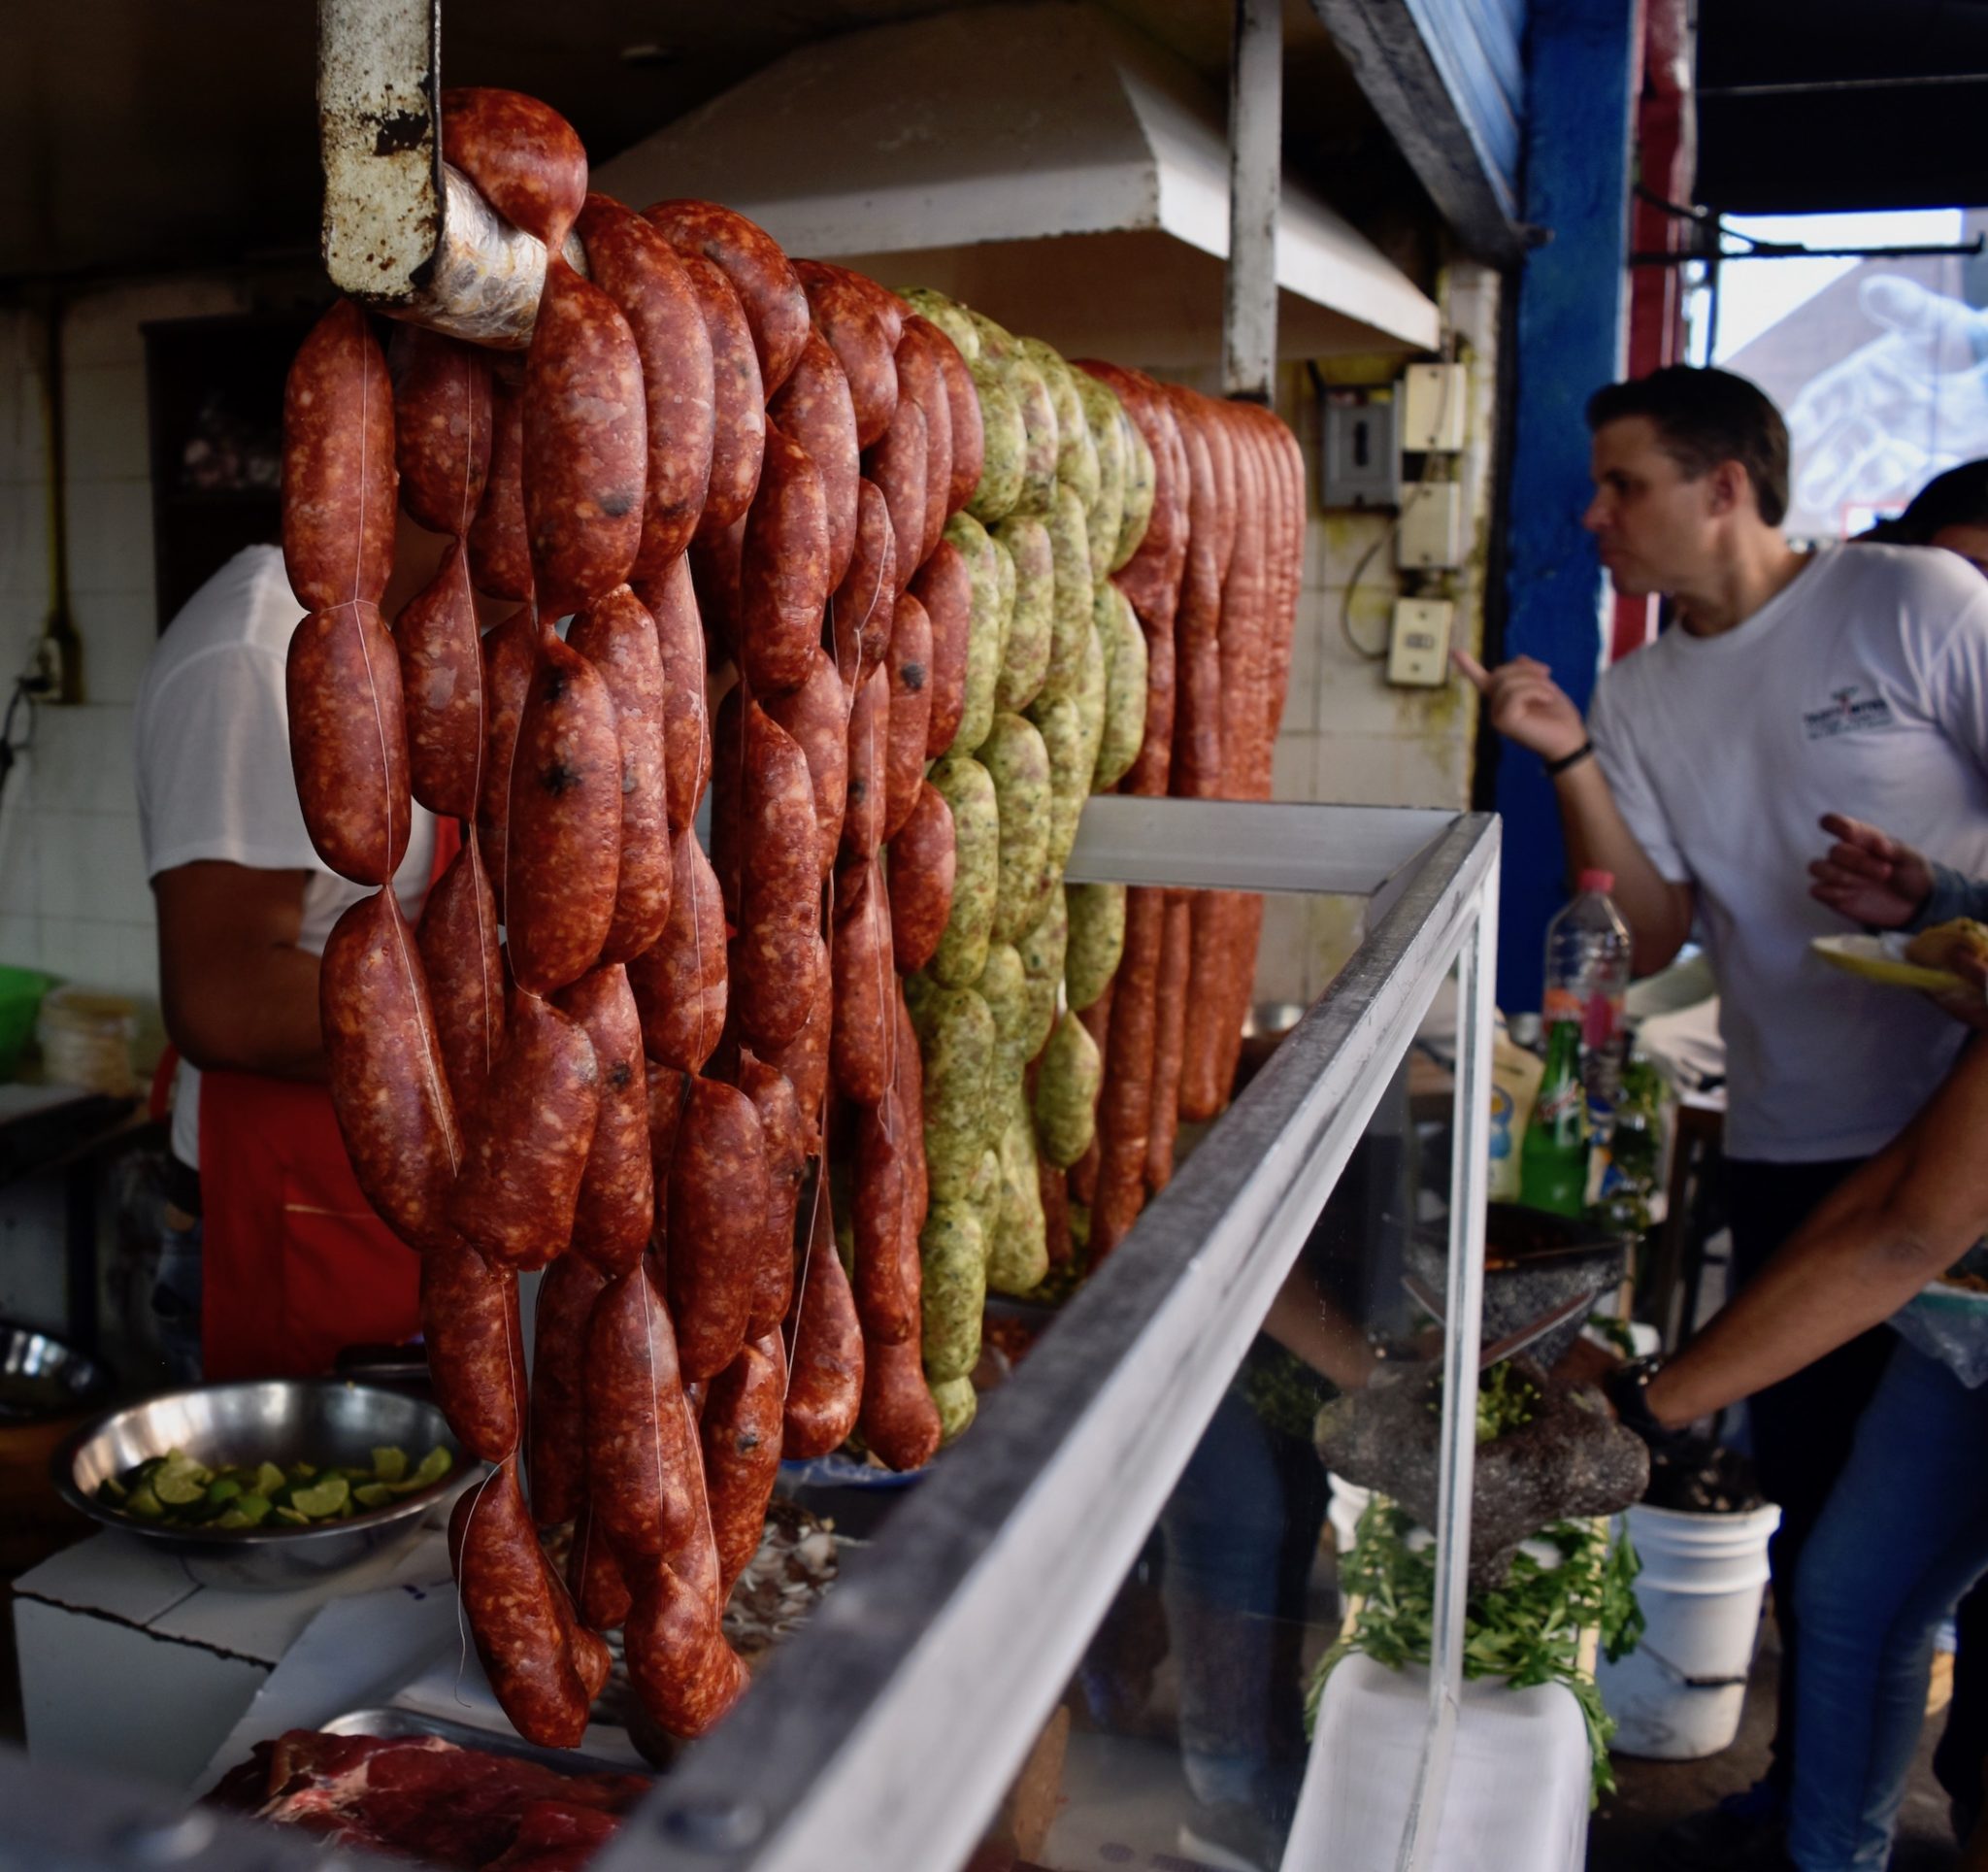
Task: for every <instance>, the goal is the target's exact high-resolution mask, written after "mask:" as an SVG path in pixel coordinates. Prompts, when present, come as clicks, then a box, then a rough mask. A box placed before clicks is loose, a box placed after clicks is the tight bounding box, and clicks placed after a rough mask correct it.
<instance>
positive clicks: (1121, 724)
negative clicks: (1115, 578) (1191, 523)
mask: <svg viewBox="0 0 1988 1872" xmlns="http://www.w3.org/2000/svg"><path fill="white" fill-rule="evenodd" d="M1095 621H1096V625H1097V629H1098V634H1099V637H1100V639H1101V640H1102V643H1103V648H1104V652H1105V668H1106V672H1107V674H1106V680H1105V724H1104V733H1103V734H1102V735H1101V737H1100V738H1099V742H1098V759H1097V766H1096V768H1095V770H1094V771H1093V773H1092V774H1091V791H1092V792H1094V793H1105V792H1110V789H1111V788H1112V787H1113V786H1117V784H1118V783H1119V782H1120V781H1121V780H1123V779H1124V778H1125V776H1126V775H1127V774H1128V773H1130V772H1131V771H1132V763H1133V762H1134V761H1135V760H1137V759H1138V758H1139V751H1140V749H1141V747H1142V746H1143V745H1144V742H1145V696H1146V648H1145V632H1144V631H1143V630H1141V629H1140V627H1139V618H1138V617H1137V616H1136V615H1135V613H1134V612H1133V609H1132V601H1131V599H1129V598H1128V597H1126V595H1125V594H1124V592H1122V591H1120V590H1119V589H1118V587H1117V586H1116V585H1113V584H1111V582H1110V580H1109V579H1108V580H1106V581H1105V583H1104V584H1102V585H1099V586H1098V605H1097V614H1096V619H1095Z"/></svg>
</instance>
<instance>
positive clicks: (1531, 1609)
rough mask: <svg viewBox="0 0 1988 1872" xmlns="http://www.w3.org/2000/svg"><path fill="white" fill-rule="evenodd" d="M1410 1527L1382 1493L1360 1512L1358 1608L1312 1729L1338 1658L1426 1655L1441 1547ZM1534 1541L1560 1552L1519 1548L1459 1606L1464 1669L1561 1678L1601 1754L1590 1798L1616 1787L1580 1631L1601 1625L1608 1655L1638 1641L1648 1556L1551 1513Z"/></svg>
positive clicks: (1534, 1680) (1313, 1704)
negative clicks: (1541, 1553)
mask: <svg viewBox="0 0 1988 1872" xmlns="http://www.w3.org/2000/svg"><path fill="white" fill-rule="evenodd" d="M1412 1527H1413V1522H1412V1521H1410V1520H1409V1518H1408V1513H1407V1511H1406V1510H1404V1509H1402V1508H1400V1507H1398V1506H1397V1505H1396V1504H1395V1503H1393V1502H1391V1501H1388V1500H1386V1499H1384V1498H1383V1497H1381V1496H1378V1495H1376V1496H1375V1498H1374V1499H1373V1501H1372V1502H1370V1503H1369V1504H1368V1507H1367V1511H1366V1513H1365V1514H1363V1515H1362V1516H1361V1517H1360V1528H1359V1534H1358V1537H1357V1538H1356V1540H1355V1542H1354V1545H1353V1550H1352V1552H1351V1553H1350V1554H1346V1555H1344V1556H1343V1557H1342V1560H1341V1563H1340V1589H1341V1590H1342V1592H1344V1593H1346V1594H1347V1595H1349V1596H1357V1597H1358V1599H1359V1600H1360V1605H1359V1609H1358V1610H1357V1612H1355V1614H1354V1615H1353V1619H1352V1622H1351V1624H1350V1625H1349V1626H1348V1628H1347V1630H1346V1631H1345V1633H1344V1634H1343V1635H1342V1637H1341V1639H1340V1641H1339V1643H1338V1644H1336V1645H1335V1646H1334V1647H1333V1648H1332V1650H1330V1651H1329V1652H1327V1653H1326V1655H1325V1656H1324V1657H1323V1658H1321V1659H1320V1660H1319V1665H1318V1672H1317V1675H1316V1676H1315V1677H1314V1678H1313V1679H1312V1683H1311V1691H1310V1694H1309V1697H1308V1698H1307V1702H1306V1715H1307V1720H1308V1722H1309V1724H1310V1725H1311V1726H1314V1727H1315V1726H1316V1723H1317V1721H1318V1705H1319V1699H1320V1698H1321V1697H1322V1696H1323V1695H1324V1693H1325V1681H1326V1679H1327V1678H1328V1677H1330V1676H1331V1675H1332V1672H1333V1670H1334V1668H1335V1667H1336V1666H1337V1665H1338V1664H1339V1663H1340V1661H1341V1660H1342V1658H1344V1657H1346V1656H1348V1655H1351V1654H1352V1653H1354V1652H1356V1651H1357V1652H1363V1653H1365V1654H1366V1655H1368V1656H1369V1657H1372V1658H1373V1659H1374V1660H1375V1663H1378V1664H1384V1665H1386V1666H1387V1667H1388V1669H1390V1670H1401V1669H1403V1668H1405V1667H1406V1666H1408V1665H1410V1664H1421V1665H1426V1664H1428V1662H1429V1655H1430V1643H1431V1638H1432V1635H1433V1633H1434V1631H1435V1624H1436V1547H1435V1544H1434V1543H1433V1542H1430V1543H1426V1544H1424V1545H1423V1546H1422V1547H1421V1549H1420V1551H1419V1552H1417V1551H1413V1550H1411V1549H1410V1548H1409V1546H1408V1534H1409V1532H1410V1530H1411V1529H1412ZM1536 1538H1537V1539H1539V1540H1541V1541H1542V1542H1544V1543H1545V1544H1546V1545H1548V1546H1550V1547H1552V1548H1554V1549H1555V1550H1556V1551H1557V1552H1558V1553H1559V1554H1560V1559H1559V1561H1558V1562H1557V1563H1556V1564H1552V1565H1545V1564H1542V1563H1541V1561H1540V1560H1539V1559H1538V1558H1537V1557H1535V1556H1534V1555H1533V1554H1529V1553H1525V1552H1523V1551H1521V1552H1520V1553H1519V1554H1517V1555H1515V1556H1514V1558H1513V1560H1512V1562H1511V1570H1510V1572H1509V1573H1508V1575H1507V1577H1506V1580H1505V1583H1504V1585H1502V1586H1500V1587H1496V1588H1492V1589H1491V1590H1489V1591H1487V1592H1480V1593H1473V1594H1472V1595H1471V1599H1470V1603H1469V1605H1468V1606H1467V1608H1466V1609H1465V1614H1464V1658H1463V1667H1464V1675H1465V1677H1467V1678H1484V1677H1502V1678H1504V1679H1505V1680H1506V1681H1507V1682H1508V1684H1510V1686H1511V1687H1512V1688H1514V1689H1524V1688H1528V1687H1529V1686H1531V1685H1534V1684H1565V1685H1566V1686H1567V1688H1568V1689H1569V1690H1570V1691H1572V1692H1573V1694H1574V1701H1575V1702H1576V1703H1578V1704H1579V1705H1580V1713H1581V1718H1582V1721H1583V1722H1585V1723H1586V1724H1587V1732H1588V1746H1589V1749H1590V1751H1591V1752H1592V1755H1593V1759H1594V1780H1593V1787H1592V1790H1591V1794H1590V1799H1591V1801H1598V1800H1599V1799H1600V1798H1601V1797H1602V1795H1604V1794H1606V1793H1612V1792H1613V1791H1614V1788H1615V1776H1614V1772H1613V1770H1612V1769H1611V1767H1610V1766H1609V1762H1608V1738H1609V1736H1611V1735H1612V1734H1613V1733H1614V1730H1615V1724H1614V1722H1613V1721H1612V1720H1611V1719H1610V1718H1609V1716H1608V1714H1607V1711H1606V1710H1604V1709H1603V1707H1602V1699H1601V1695H1600V1693H1599V1692H1598V1691H1597V1690H1596V1688H1595V1680H1594V1679H1593V1677H1591V1676H1590V1675H1589V1674H1588V1673H1587V1672H1585V1671H1583V1670H1582V1669H1581V1667H1580V1644H1581V1634H1582V1633H1583V1632H1584V1631H1585V1630H1587V1629H1588V1627H1590V1626H1595V1627H1598V1628H1599V1630H1600V1634H1601V1645H1602V1651H1603V1654H1604V1655H1606V1656H1607V1659H1608V1661H1609V1662H1610V1663H1613V1662H1614V1661H1615V1660H1616V1659H1617V1658H1618V1657H1623V1656H1626V1655H1628V1654H1629V1653H1630V1652H1632V1651H1634V1650H1635V1649H1636V1643H1637V1640H1638V1639H1639V1638H1640V1636H1641V1635H1642V1628H1643V1618H1642V1609H1641V1607H1640V1606H1639V1605H1638V1604H1637V1599H1636V1586H1635V1581H1636V1576H1637V1574H1638V1573H1640V1571H1641V1570H1642V1568H1641V1562H1640V1560H1638V1558H1637V1557H1636V1550H1635V1548H1634V1547H1632V1546H1631V1545H1630V1541H1629V1536H1628V1534H1627V1533H1626V1532H1625V1533H1624V1534H1623V1535H1622V1536H1621V1537H1620V1538H1619V1539H1618V1540H1616V1541H1615V1542H1613V1543H1612V1544H1611V1543H1610V1541H1609V1539H1608V1536H1607V1532H1606V1531H1605V1530H1604V1529H1603V1528H1602V1527H1601V1526H1600V1525H1598V1524H1596V1523H1594V1522H1591V1521H1556V1522H1554V1523H1553V1525H1552V1526H1550V1527H1545V1528H1542V1529H1541V1531H1540V1533H1539V1535H1538V1536H1537V1537H1536Z"/></svg>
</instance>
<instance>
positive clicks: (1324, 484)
mask: <svg viewBox="0 0 1988 1872" xmlns="http://www.w3.org/2000/svg"><path fill="white" fill-rule="evenodd" d="M1398 408H1399V405H1397V403H1396V402H1395V400H1394V394H1393V392H1392V390H1382V391H1374V390H1329V391H1328V392H1327V393H1326V396H1325V403H1324V418H1325V420H1324V424H1323V428H1324V432H1325V433H1324V441H1323V442H1322V444H1321V445H1320V449H1319V453H1320V455H1321V457H1322V459H1321V461H1320V464H1319V467H1320V473H1319V478H1318V479H1319V505H1320V506H1322V507H1327V508H1333V507H1392V506H1394V505H1395V504H1396V503H1397V502H1398V501H1399V500H1400V498H1401V454H1400V451H1399V450H1398V449H1397V447H1396V443H1395V413H1396V410H1397V409H1398Z"/></svg>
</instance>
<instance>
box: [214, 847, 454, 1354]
mask: <svg viewBox="0 0 1988 1872" xmlns="http://www.w3.org/2000/svg"><path fill="white" fill-rule="evenodd" d="M460 844H461V836H460V832H459V829H458V827H457V825H456V823H455V821H454V820H453V819H438V820H437V821H436V826H435V867H434V873H433V876H436V877H439V876H440V875H441V873H442V871H443V870H444V868H445V867H446V866H447V862H448V860H449V858H450V857H452V856H453V855H454V853H455V852H456V850H457V848H458V847H459V846H460ZM200 1191H201V1209H202V1232H201V1251H200V1254H201V1302H200V1343H201V1361H202V1365H203V1367H204V1369H205V1374H206V1376H207V1378H208V1380H209V1381H210V1382H219V1381H222V1380H226V1379H236V1378H280V1377H281V1378H287V1377H312V1376H315V1375H316V1374H318V1373H320V1372H326V1371H329V1370H330V1369H331V1363H332V1359H333V1358H334V1357H335V1356H336V1355H337V1354H338V1353H339V1351H340V1350H341V1348H343V1347H346V1346H352V1345H398V1344H400V1343H401V1342H402V1341H404V1340H408V1339H412V1338H414V1336H415V1334H416V1333H418V1332H419V1331H420V1329H421V1316H420V1304H419V1298H418V1288H419V1282H420V1260H419V1257H418V1256H417V1255H416V1254H414V1250H413V1249H411V1248H409V1247H408V1246H407V1245H406V1244H405V1243H404V1242H402V1241H401V1240H400V1238H399V1237H398V1236H396V1235H395V1234H394V1233H393V1232H392V1230H391V1229H389V1228H388V1227H387V1226H386V1224H385V1223H384V1222H383V1221H381V1220H380V1218H379V1217H378V1216H376V1215H375V1214H374V1213H373V1210H372V1208H371V1206H370V1205H369V1204H368V1203H367V1201H366V1198H365V1196H364V1195H363V1194H362V1193H361V1192H360V1189H359V1185H358V1180H357V1179H356V1178H355V1177H354V1176H353V1175H352V1166H351V1161H350V1159H349V1158H348V1156H347V1155H346V1147H345V1141H344V1139H342V1138H341V1137H340V1136H339V1131H338V1120H336V1118H334V1117H333V1115H332V1109H331V1094H330V1092H329V1091H327V1090H326V1088H325V1087H324V1086H322V1085H317V1084H307V1083H306V1082H304V1081H301V1080H291V1079H271V1078H268V1077H266V1076H265V1075H263V1074H261V1073H231V1072H206V1073H202V1074H201V1076H200Z"/></svg>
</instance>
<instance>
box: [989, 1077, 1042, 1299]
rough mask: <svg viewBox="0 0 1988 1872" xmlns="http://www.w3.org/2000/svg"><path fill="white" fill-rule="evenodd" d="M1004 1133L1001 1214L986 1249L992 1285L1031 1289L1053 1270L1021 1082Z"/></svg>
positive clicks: (1030, 1122)
mask: <svg viewBox="0 0 1988 1872" xmlns="http://www.w3.org/2000/svg"><path fill="white" fill-rule="evenodd" d="M1006 1120H1007V1121H1006V1123H1005V1124H1004V1125H1003V1127H1002V1132H1001V1217H1000V1220H998V1221H997V1222H996V1223H995V1224H994V1242H993V1246H992V1247H991V1248H990V1249H989V1250H988V1252H987V1286H988V1287H989V1288H991V1289H992V1290H993V1291H994V1292H996V1293H1028V1292H1031V1291H1033V1290H1034V1289H1035V1288H1036V1287H1041V1286H1042V1284H1043V1278H1044V1275H1046V1274H1047V1273H1048V1272H1049V1245H1048V1233H1047V1228H1046V1225H1045V1220H1044V1215H1043V1188H1042V1184H1041V1181H1040V1178H1039V1176H1038V1173H1037V1170H1036V1127H1035V1121H1034V1116H1033V1114H1031V1112H1030V1111H1029V1108H1028V1101H1027V1100H1026V1098H1025V1097H1024V1096H1023V1094H1022V1090H1021V1087H1020V1086H1015V1087H1014V1088H1013V1093H1012V1096H1011V1102H1010V1104H1009V1107H1008V1110H1007V1113H1006Z"/></svg>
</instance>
